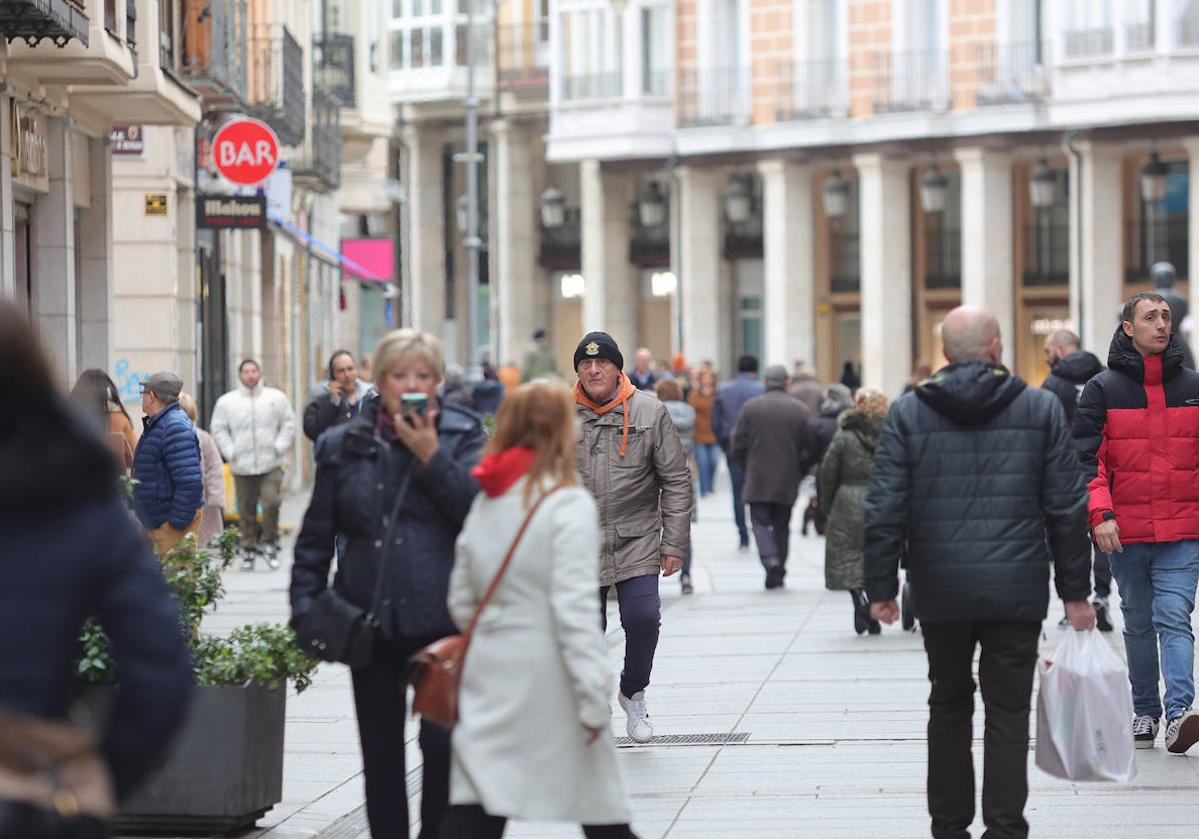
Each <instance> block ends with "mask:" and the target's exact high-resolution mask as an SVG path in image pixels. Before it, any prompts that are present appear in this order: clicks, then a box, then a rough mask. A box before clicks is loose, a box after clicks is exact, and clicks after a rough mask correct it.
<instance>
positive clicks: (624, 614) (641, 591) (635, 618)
mask: <svg viewBox="0 0 1199 839" xmlns="http://www.w3.org/2000/svg"><path fill="white" fill-rule="evenodd" d="M609 588H611V586H601V587H600V590H599V597H600V623H601V626H603V628H604V630H605V631H607V629H608V589H609ZM616 602H617V603H618V604H620V625H621V626H622V627H623V628H624V670H622V671H621V673H620V692H621V693H623V694H624V695H625V696H632V695H633V694H635V693H637V692H638V691H643V690H645V689H646V687H647V686H648V685H649V675H650V671H652V670H653V669H654V653H655V652H657V649H658V629H659V627H661V625H662V598H661V597H660V596H659V595H658V575H657V574H647V575H645V576H643V577H633V578H632V579H629V580H621V581H620V582H619V583H617V584H616Z"/></svg>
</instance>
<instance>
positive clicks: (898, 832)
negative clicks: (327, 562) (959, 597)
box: [205, 476, 1199, 839]
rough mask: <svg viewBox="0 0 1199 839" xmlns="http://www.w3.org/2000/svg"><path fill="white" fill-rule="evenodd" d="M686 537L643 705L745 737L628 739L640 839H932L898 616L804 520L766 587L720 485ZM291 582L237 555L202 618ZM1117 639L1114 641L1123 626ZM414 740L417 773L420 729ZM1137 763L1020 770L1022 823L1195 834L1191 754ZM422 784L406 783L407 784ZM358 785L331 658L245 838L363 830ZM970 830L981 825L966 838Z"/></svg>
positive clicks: (1054, 832)
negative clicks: (867, 609) (784, 569)
mask: <svg viewBox="0 0 1199 839" xmlns="http://www.w3.org/2000/svg"><path fill="white" fill-rule="evenodd" d="M722 481H723V476H722ZM798 509H799V508H798V507H797V510H798ZM302 511H303V499H299V498H293V499H289V502H288V505H287V508H286V509H285V514H284V520H285V521H298V517H299V515H301V514H302ZM798 518H799V513H798V512H797V513H796V521H795V522H793V524H794V525H795V526H796V527H798ZM694 542H695V545H696V559H695V569H694V577H695V582H696V593H695V595H693V596H691V597H687V598H683V597H681V596H680V595H679V590H678V584H677V582H676V581H675V579H671V580H666V581H663V586H662V591H663V598H664V601H665V603H664V605H665V609H664V616H663V626H662V640H661V644H660V646H659V649H658V656H657V660H656V662H655V667H654V681H653V685H652V687H651V688H650V690H649V691H648V692H647V698H648V700H649V709H650V713H651V718H652V720H653V722H654V727H655V732H656V734H658V735H702V734H710V735H720V736H722V737H724V738H728V737H729V736H730V735H743V737H742V738H741V739H743V740H744V742H741V743H728V744H723V745H721V744H717V745H702V744H700V745H685V744H662V743H655V744H650V745H647V746H633V747H623V748H621V750H620V761H621V766H622V769H623V772H624V776H625V781H626V784H627V786H628V789H629V792H630V796H631V802H632V808H633V813H634V828H635V830H636V831H637V833H638V835H639V836H641V837H642V839H656V837H666V836H669V837H671V839H679V837H706V838H707V839H735V838H736V837H749V836H753V837H779V839H783V838H784V837H805V838H806V839H857V837H861V839H879V837H887V839H898V838H901V837H902V838H906V837H920V836H927V835H928V821H927V815H926V812H925V799H924V775H925V755H926V752H925V739H924V730H925V723H926V719H927V710H926V705H925V702H926V699H927V680H926V664H925V658H924V653H923V648H922V646H921V642H920V636H919V635H918V634H908V633H904V632H902V631H901V630H899V629H898V628H897V627H885V628H884V630H883V634H882V635H881V636H880V637H874V638H871V637H857V636H856V635H854V633H853V630H852V626H851V624H852V615H851V608H850V601H849V597H848V595H846V594H845V593H843V592H826V591H825V590H824V588H823V572H822V564H823V539H819V538H816V537H815V536H809V537H807V538H804V537H801V536H799V535H798V533H796V534H795V535H794V537H793V554H792V559H791V563H790V573H789V575H788V579H787V588H786V590H784V591H777V592H766V591H764V590H763V587H762V582H763V575H762V570H761V567H760V565H759V564H758V562H757V558H756V555H755V554H752V553H751V554H742V553H739V552H738V551H737V548H736V533H735V530H734V528H733V525H732V517H731V511H730V502H729V496H728V494H727V490H725V491H722V492H721V493H719V494H717V495H715V496H713V497H711V498H706V499H703V500H702V501H701V502H700V520H699V523H698V524H696V525H695V528H694ZM287 580H288V577H287V573H286V571H285V570H280V571H277V572H269V571H266V570H260V571H258V572H256V573H254V574H243V573H241V572H238V571H231V572H230V574H229V577H228V580H227V586H228V589H229V596H228V598H227V600H226V603H225V605H223V606H222V608H221V610H220V611H219V612H217V613H216V614H215V615H213V616H212V617H211V618H209V619H208V621H207V622H206V624H205V628H206V629H219V628H223V627H226V626H229V625H236V624H240V623H243V622H246V621H249V620H258V619H274V620H285V619H286V588H287ZM1056 608H1057V607H1055V609H1054V611H1053V613H1052V615H1051V619H1050V620H1049V621H1048V622H1047V623H1046V629H1045V641H1044V642H1043V644H1042V647H1043V648H1044V650H1046V651H1049V650H1052V649H1053V647H1054V646H1055V645H1056V644H1057V643H1058V641H1059V640H1060V638H1061V637H1062V635H1061V632H1060V631H1059V630H1058V629H1057V628H1056V622H1057V618H1058V617H1059V613H1058V612H1057V611H1056ZM611 609H612V615H613V616H615V606H612V607H611ZM1116 617H1117V619H1118V615H1117V616H1116ZM612 623H615V624H616V626H615V627H614V628H613V630H612V631H611V632H610V634H609V638H608V640H609V643H610V646H611V650H612V651H611V654H610V655H611V663H612V668H613V672H614V673H615V672H618V671H619V669H620V661H621V649H622V647H621V641H622V639H621V636H620V631H619V622H618V621H613V622H612ZM1111 641H1112V643H1113V645H1114V646H1115V647H1116V649H1117V651H1119V652H1120V653H1121V654H1122V645H1121V643H1120V638H1119V633H1118V632H1117V633H1114V634H1113V635H1112V636H1111ZM978 704H979V712H978V714H977V717H976V726H975V728H976V737H977V738H978V740H977V742H976V761H975V762H976V764H977V766H978V769H977V773H978V778H979V780H980V781H981V777H982V774H981V736H982V730H981V721H982V714H981V701H979V702H978ZM613 705H614V706H615V703H613ZM614 713H615V716H614V718H613V732H614V733H615V734H616V735H617V736H621V735H623V734H624V733H625V732H624V730H623V714H621V712H620V711H619V709H618V708H615V707H614ZM413 733H414V732H413ZM409 755H410V759H411V764H410V765H411V767H412V768H413V771H414V773H415V774H416V775H419V772H418V771H416V770H417V767H418V766H419V759H420V758H419V755H420V753H419V751H418V750H417V749H415V744H414V743H410V744H409ZM1197 757H1199V756H1197ZM1137 761H1138V768H1139V775H1138V777H1137V779H1136V780H1135V781H1134V783H1133V784H1132V785H1130V786H1127V787H1121V786H1116V785H1111V784H1101V785H1097V784H1088V785H1081V784H1070V783H1065V782H1061V781H1057V780H1055V779H1052V778H1049V777H1048V776H1045V775H1044V774H1042V773H1040V772H1039V771H1038V770H1036V769H1035V768H1031V769H1030V785H1031V788H1032V793H1031V797H1030V801H1029V808H1028V818H1029V821H1030V822H1031V824H1032V833H1033V835H1034V836H1045V837H1053V838H1054V839H1071V837H1087V839H1091V837H1095V836H1104V837H1107V836H1110V837H1116V836H1118V837H1122V839H1125V838H1127V839H1138V837H1146V839H1148V837H1153V839H1167V838H1168V837H1194V836H1196V835H1199V827H1196V825H1197V824H1199V796H1196V795H1195V790H1196V788H1197V787H1199V759H1197V758H1196V757H1190V758H1186V757H1177V756H1172V755H1167V754H1166V753H1165V751H1164V749H1162V748H1161V746H1160V741H1159V748H1157V749H1155V750H1153V751H1150V752H1140V753H1138V755H1137ZM1029 764H1030V767H1031V766H1032V755H1031V753H1030V755H1029ZM418 786H419V785H418V784H414V785H413V786H412V789H410V792H413V793H414V794H418V791H417V787H418ZM362 801H363V796H362V778H361V763H360V759H359V754H358V743H357V732H356V729H355V725H354V716H353V704H352V698H351V695H350V690H349V678H348V674H347V672H346V670H345V668H343V667H336V666H327V667H324V668H322V670H321V672H320V674H319V676H318V679H317V683H316V684H315V685H314V686H313V687H312V688H310V689H309V690H308V691H307V692H305V693H304V694H302V695H300V696H298V697H297V696H293V697H291V698H289V700H288V716H287V738H286V756H285V768H284V801H283V803H282V804H281V805H280V806H278V807H276V808H275V809H274V810H273V811H271V812H270V813H268V814H267V816H266V818H264V819H263V820H262V821H261V822H260V823H259V828H260V829H259V830H258V831H255V832H254V833H252V834H250V835H252V836H261V837H263V839H292V837H309V836H320V837H325V839H367V838H368V837H369V833H368V832H367V831H366V824H365V815H364V812H363V809H362ZM413 812H414V813H415V812H417V810H416V807H415V806H414V808H413ZM981 832H982V827H981V824H976V826H975V831H974V835H975V836H978V835H980V834H981ZM414 835H415V831H414ZM507 835H509V836H512V837H544V839H550V837H577V836H579V835H580V834H579V832H578V831H577V829H576V828H573V827H569V826H561V825H558V826H555V825H513V826H511V827H510V828H509V831H508V834H507Z"/></svg>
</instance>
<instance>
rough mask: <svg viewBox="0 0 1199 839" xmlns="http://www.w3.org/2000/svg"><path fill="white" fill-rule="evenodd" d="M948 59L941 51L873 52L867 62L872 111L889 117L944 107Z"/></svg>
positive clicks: (946, 54) (947, 96) (946, 96)
mask: <svg viewBox="0 0 1199 839" xmlns="http://www.w3.org/2000/svg"><path fill="white" fill-rule="evenodd" d="M948 58H949V54H948V53H947V52H946V51H944V50H918V51H914V52H893V51H891V50H881V51H879V52H876V53H874V54H873V56H872V57H871V59H870V64H871V67H872V71H873V77H874V80H875V88H874V96H873V102H872V110H873V112H874V113H876V114H891V113H902V112H905V111H938V110H944V109H945V108H947V107H948V106H949V74H948V73H947V71H946V64H947V61H948Z"/></svg>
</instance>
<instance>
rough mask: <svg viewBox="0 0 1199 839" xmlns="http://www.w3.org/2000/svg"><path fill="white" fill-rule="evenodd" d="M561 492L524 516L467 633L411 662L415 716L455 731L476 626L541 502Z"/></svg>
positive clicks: (434, 646)
mask: <svg viewBox="0 0 1199 839" xmlns="http://www.w3.org/2000/svg"><path fill="white" fill-rule="evenodd" d="M559 489H561V487H554V488H553V489H551V490H550V491H549V492H547V493H545V495H543V496H541V497H540V498H538V499H537V503H535V504H534V505H533V506H532V508H531V509H530V510H529V514H528V515H527V516H525V520H524V523H523V524H522V525H521V526H520V530H518V531H517V532H516V538H515V539H513V540H512V545H511V546H510V547H509V548H508V553H507V554H506V555H505V556H504V561H503V562H502V563H500V569H499V570H498V571H496V573H495V578H494V579H493V580H492V581H491V585H490V586H488V587H487V593H486V594H484V595H483V599H482V600H480V601H479V605H478V607H477V608H476V609H475V615H474V617H473V618H471V620H470V626H468V627H467V628H466V632H464V633H462V634H461V635H450V636H447V637H445V638H442V639H440V640H438V641H434V642H433V643H432V644H430V645H429V646H427V647H425V648H424V649H423V650H421V651H420V652H418V653H417V654H416V655H414V656H412V658H411V659H409V662H408V663H409V670H408V682H409V683H410V684H411V685H412V687H413V690H414V691H415V694H416V695H415V696H414V698H413V700H412V713H414V714H420V715H421V716H422V717H424V718H425V719H427V720H430V721H432V722H435V723H437V724H438V725H443V726H445V727H446V728H453V727H454V725H455V724H456V723H457V722H458V688H459V685H460V684H461V683H462V666H463V664H464V662H465V660H466V651H467V649H468V648H469V647H470V639H471V636H472V635H473V634H474V632H475V626H476V625H477V624H478V623H479V616H480V615H482V614H483V610H484V609H486V608H487V604H488V603H489V602H491V597H492V595H494V594H495V590H496V588H498V587H499V584H500V580H502V579H503V578H504V572H505V571H507V570H508V566H509V565H510V564H511V563H512V556H513V554H515V553H516V548H517V546H518V545H520V540H521V539H522V538H523V537H524V535H525V531H526V530H528V529H529V523H530V522H532V521H533V516H534V515H536V514H537V510H538V509H539V508H540V507H541V504H542V502H543V501H545V499H547V498H549V497H550V496H551V495H553V494H554V493H555V492H557V491H558V490H559Z"/></svg>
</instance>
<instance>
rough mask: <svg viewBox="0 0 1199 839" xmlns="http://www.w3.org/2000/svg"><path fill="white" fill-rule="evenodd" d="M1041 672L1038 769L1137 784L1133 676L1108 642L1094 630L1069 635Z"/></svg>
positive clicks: (1072, 778)
mask: <svg viewBox="0 0 1199 839" xmlns="http://www.w3.org/2000/svg"><path fill="white" fill-rule="evenodd" d="M1037 673H1038V674H1039V675H1040V679H1041V692H1040V694H1039V695H1038V697H1037V766H1039V767H1040V768H1041V769H1042V770H1044V771H1045V772H1048V773H1049V774H1050V775H1055V776H1056V777H1058V778H1065V779H1067V780H1070V781H1118V782H1120V783H1128V782H1129V781H1131V780H1132V778H1133V776H1135V775H1136V772H1137V765H1136V760H1135V759H1134V757H1133V741H1132V695H1131V693H1130V691H1129V687H1128V671H1127V670H1126V669H1125V667H1124V662H1122V661H1121V660H1120V658H1119V656H1117V655H1116V654H1115V652H1113V651H1112V648H1111V647H1109V646H1108V643H1107V641H1106V640H1105V639H1104V638H1103V637H1102V636H1101V635H1100V634H1099V633H1098V632H1095V631H1093V630H1092V631H1088V632H1075V631H1073V630H1067V632H1066V640H1064V641H1062V643H1061V644H1059V645H1058V648H1057V649H1056V650H1055V651H1054V653H1053V655H1052V656H1051V657H1050V658H1046V659H1042V660H1041V661H1040V662H1039V663H1038V664H1037Z"/></svg>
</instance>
